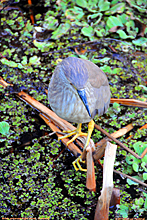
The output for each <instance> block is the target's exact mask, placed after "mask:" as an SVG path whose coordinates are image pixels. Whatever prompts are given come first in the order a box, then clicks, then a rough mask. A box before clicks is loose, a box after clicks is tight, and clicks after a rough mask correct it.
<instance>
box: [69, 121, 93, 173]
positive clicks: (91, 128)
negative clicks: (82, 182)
mask: <svg viewBox="0 0 147 220" xmlns="http://www.w3.org/2000/svg"><path fill="white" fill-rule="evenodd" d="M93 129H94V121H93V120H91V121H90V122H89V123H88V134H87V138H86V143H85V146H84V149H83V151H84V150H86V147H87V146H88V144H89V141H90V137H91V134H92V132H93ZM80 162H82V163H85V161H83V160H82V158H81V155H80V156H79V157H78V158H77V159H76V160H75V161H74V162H73V166H74V168H75V170H76V171H77V170H81V171H87V169H83V168H82V167H81V165H80Z"/></svg>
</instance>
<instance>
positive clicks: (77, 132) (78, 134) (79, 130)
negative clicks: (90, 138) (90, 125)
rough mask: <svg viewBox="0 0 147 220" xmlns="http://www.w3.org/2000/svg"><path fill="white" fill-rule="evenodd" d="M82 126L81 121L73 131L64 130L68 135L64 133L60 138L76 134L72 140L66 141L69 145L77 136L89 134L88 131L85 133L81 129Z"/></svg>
mask: <svg viewBox="0 0 147 220" xmlns="http://www.w3.org/2000/svg"><path fill="white" fill-rule="evenodd" d="M81 126H82V123H79V124H78V126H77V129H76V130H73V131H64V132H66V133H68V134H66V135H64V136H62V137H59V138H58V140H61V139H63V138H68V137H70V136H72V135H74V137H73V138H72V139H71V140H70V141H68V142H67V143H66V145H67V146H68V145H69V144H70V143H71V142H73V141H74V140H75V139H76V138H78V137H79V136H87V133H83V132H82V131H81Z"/></svg>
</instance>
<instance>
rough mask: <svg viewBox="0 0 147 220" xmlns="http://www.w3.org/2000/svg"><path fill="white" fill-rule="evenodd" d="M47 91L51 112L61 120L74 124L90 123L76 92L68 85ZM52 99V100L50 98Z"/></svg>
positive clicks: (89, 118)
mask: <svg viewBox="0 0 147 220" xmlns="http://www.w3.org/2000/svg"><path fill="white" fill-rule="evenodd" d="M58 88H60V91H59V89H57V88H54V90H52V91H49V93H48V95H49V102H50V106H51V108H52V109H53V111H54V112H55V113H56V114H57V115H58V116H59V117H61V118H63V119H65V120H67V121H70V122H75V123H86V122H89V121H91V117H90V116H89V114H88V112H87V110H86V107H85V105H84V104H83V102H82V100H81V99H80V97H79V95H78V93H77V90H76V89H75V88H74V87H72V86H70V87H69V85H67V86H66V85H65V84H64V86H62V89H61V86H59V85H58ZM50 97H54V98H50Z"/></svg>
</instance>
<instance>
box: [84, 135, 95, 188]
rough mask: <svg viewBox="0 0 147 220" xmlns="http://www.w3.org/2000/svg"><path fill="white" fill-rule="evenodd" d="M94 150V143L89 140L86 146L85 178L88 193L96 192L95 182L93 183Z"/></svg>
mask: <svg viewBox="0 0 147 220" xmlns="http://www.w3.org/2000/svg"><path fill="white" fill-rule="evenodd" d="M94 150H95V145H94V142H93V141H92V140H91V139H90V144H89V145H88V146H87V148H86V151H87V159H86V162H87V177H86V187H87V189H89V190H90V191H96V181H95V170H94V161H93V157H92V152H93V151H94Z"/></svg>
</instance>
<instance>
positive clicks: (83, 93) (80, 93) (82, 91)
mask: <svg viewBox="0 0 147 220" xmlns="http://www.w3.org/2000/svg"><path fill="white" fill-rule="evenodd" d="M77 92H78V94H79V96H80V98H81V100H82V102H83V103H84V105H85V107H86V110H87V112H88V114H89V116H90V117H91V113H90V109H89V105H88V102H87V97H86V92H85V90H84V89H81V90H77Z"/></svg>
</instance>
